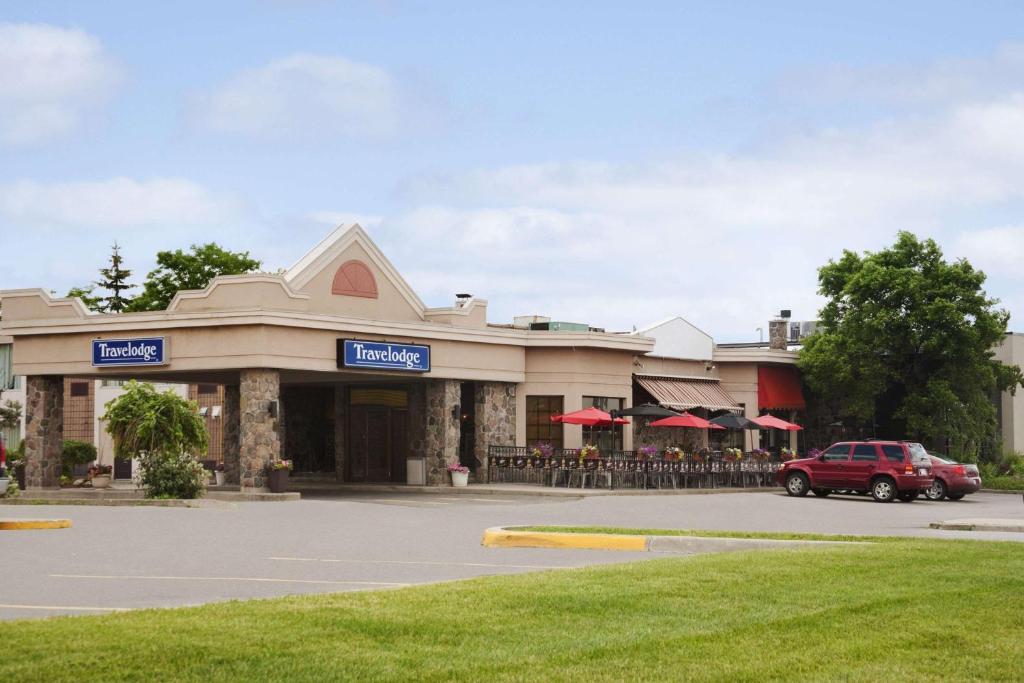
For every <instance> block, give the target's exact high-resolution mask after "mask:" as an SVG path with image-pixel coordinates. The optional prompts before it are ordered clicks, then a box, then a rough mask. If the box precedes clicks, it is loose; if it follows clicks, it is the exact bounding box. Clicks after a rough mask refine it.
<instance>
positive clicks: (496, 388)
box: [474, 382, 516, 482]
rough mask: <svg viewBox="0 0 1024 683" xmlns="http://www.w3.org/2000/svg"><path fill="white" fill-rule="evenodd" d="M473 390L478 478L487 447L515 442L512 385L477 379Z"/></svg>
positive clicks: (484, 473)
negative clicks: (478, 380)
mask: <svg viewBox="0 0 1024 683" xmlns="http://www.w3.org/2000/svg"><path fill="white" fill-rule="evenodd" d="M474 394H475V396H474V398H475V400H476V411H475V413H476V429H475V431H476V434H475V438H474V444H475V453H474V457H475V458H476V481H481V482H482V481H486V480H487V475H488V469H487V447H488V446H515V445H516V385H515V384H514V383H510V382H477V383H476V390H475V392H474Z"/></svg>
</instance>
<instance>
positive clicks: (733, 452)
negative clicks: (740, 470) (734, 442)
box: [725, 448, 743, 462]
mask: <svg viewBox="0 0 1024 683" xmlns="http://www.w3.org/2000/svg"><path fill="white" fill-rule="evenodd" d="M725 459H726V460H727V461H728V462H737V461H739V460H742V459H743V451H742V450H741V449H739V448H726V449H725Z"/></svg>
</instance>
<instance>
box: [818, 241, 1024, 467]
mask: <svg viewBox="0 0 1024 683" xmlns="http://www.w3.org/2000/svg"><path fill="white" fill-rule="evenodd" d="M818 283H819V290H818V291H819V292H820V293H821V294H822V295H824V296H825V297H827V298H828V303H827V304H826V305H825V307H824V308H823V309H822V310H821V314H820V315H821V324H820V325H819V327H818V331H817V332H816V334H814V335H812V336H811V337H810V338H808V339H807V340H806V343H805V345H804V347H803V350H802V351H801V353H800V367H801V369H802V370H803V372H804V377H805V380H806V381H807V383H808V385H809V386H810V388H811V390H812V391H813V393H814V394H815V395H816V396H818V397H821V398H822V399H823V400H825V401H826V402H827V403H828V405H829V406H830V408H831V410H832V412H833V414H834V415H835V416H836V417H839V418H843V419H844V420H845V421H847V423H850V422H859V423H861V424H873V425H876V426H877V433H878V436H880V437H891V438H911V439H915V440H919V441H923V442H925V443H926V445H930V446H932V447H945V446H947V445H948V446H949V448H950V450H952V451H953V453H954V454H955V455H958V456H960V457H970V456H972V455H977V454H978V452H979V450H980V449H982V448H983V447H984V446H985V445H992V444H993V443H994V440H995V439H996V419H995V408H994V406H993V403H992V396H993V395H995V394H996V392H999V391H1004V390H1007V389H1010V390H1015V389H1016V387H1017V386H1018V385H1020V384H1022V383H1024V375H1022V374H1021V370H1020V368H1019V367H1017V366H1016V365H1006V364H1003V363H1001V362H999V361H998V360H996V359H995V358H994V357H993V348H994V347H995V346H996V345H997V344H999V343H1000V342H1001V341H1002V339H1003V336H1004V335H1005V334H1006V328H1007V322H1008V320H1009V313H1007V312H1006V311H1005V310H1002V309H1000V308H997V304H998V303H999V302H998V301H997V300H996V299H992V298H990V297H989V296H988V295H987V294H986V293H985V290H984V289H983V288H982V287H983V285H984V283H985V274H984V273H983V272H981V271H979V270H975V269H974V268H973V267H972V266H971V264H970V263H968V262H967V261H966V260H964V259H960V260H957V261H955V262H952V263H950V262H948V261H946V260H945V259H944V258H943V255H942V251H941V249H940V248H939V246H938V245H937V244H936V243H935V241H934V240H931V239H925V240H920V239H918V238H917V237H916V236H914V235H913V234H911V233H909V232H901V233H899V236H898V238H897V240H896V243H895V244H894V245H893V246H891V247H889V248H887V249H884V250H882V251H879V252H875V253H872V252H866V253H864V254H856V253H854V252H852V251H844V252H843V256H842V258H840V259H839V260H837V261H829V263H828V264H827V265H825V266H823V267H822V268H820V269H819V271H818Z"/></svg>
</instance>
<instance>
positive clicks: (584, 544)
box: [483, 526, 647, 550]
mask: <svg viewBox="0 0 1024 683" xmlns="http://www.w3.org/2000/svg"><path fill="white" fill-rule="evenodd" d="M483 545H485V546H487V547H489V548H575V549H584V550H647V537H646V536H626V535H620V534H563V533H556V532H551V531H512V530H509V529H505V528H503V527H500V526H498V527H492V528H490V529H488V530H487V531H485V532H484V539H483Z"/></svg>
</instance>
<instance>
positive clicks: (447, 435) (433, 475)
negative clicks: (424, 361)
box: [423, 379, 461, 486]
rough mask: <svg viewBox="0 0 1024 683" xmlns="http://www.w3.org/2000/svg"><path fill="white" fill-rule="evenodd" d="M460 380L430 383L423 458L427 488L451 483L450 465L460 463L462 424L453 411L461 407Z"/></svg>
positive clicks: (443, 380) (441, 380)
mask: <svg viewBox="0 0 1024 683" xmlns="http://www.w3.org/2000/svg"><path fill="white" fill-rule="evenodd" d="M460 399H461V391H460V388H459V382H458V380H453V379H435V380H430V381H428V383H427V390H426V405H425V408H426V410H425V413H426V426H427V429H426V434H425V437H424V449H423V450H424V455H425V456H426V460H427V463H426V464H427V485H428V486H441V485H443V484H445V483H446V482H448V481H449V477H448V465H454V464H458V462H459V421H458V420H457V419H455V418H453V417H452V409H453V408H454V407H455V406H457V405H459V400H460Z"/></svg>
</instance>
